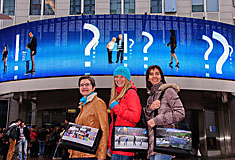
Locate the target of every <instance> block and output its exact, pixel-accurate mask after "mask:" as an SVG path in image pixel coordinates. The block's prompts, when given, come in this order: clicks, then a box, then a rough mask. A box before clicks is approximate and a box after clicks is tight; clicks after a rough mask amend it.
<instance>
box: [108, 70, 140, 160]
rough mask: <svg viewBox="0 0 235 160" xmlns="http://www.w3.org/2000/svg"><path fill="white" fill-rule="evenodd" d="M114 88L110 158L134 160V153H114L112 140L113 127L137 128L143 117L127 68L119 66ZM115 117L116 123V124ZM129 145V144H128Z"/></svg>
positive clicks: (109, 147) (111, 103)
mask: <svg viewBox="0 0 235 160" xmlns="http://www.w3.org/2000/svg"><path fill="white" fill-rule="evenodd" d="M113 77H114V79H113V87H112V90H111V96H110V97H111V98H110V102H109V104H110V108H111V118H112V122H111V124H110V131H109V144H108V151H107V153H108V156H111V159H114V160H117V159H124V160H133V158H134V155H135V153H134V152H123V151H112V150H111V148H112V147H111V139H112V130H113V126H127V127H135V126H136V123H138V122H139V120H140V116H141V110H142V107H141V104H140V99H139V96H138V94H137V88H136V87H135V85H134V83H133V82H132V81H131V73H130V70H129V69H128V68H127V67H123V66H119V67H117V68H116V69H115V70H114V73H113ZM114 115H116V121H115V124H113V123H114V121H113V120H114V118H113V117H114ZM127 142H128V137H126V144H127ZM127 145H128V144H127Z"/></svg>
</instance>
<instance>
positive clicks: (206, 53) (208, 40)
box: [202, 35, 213, 77]
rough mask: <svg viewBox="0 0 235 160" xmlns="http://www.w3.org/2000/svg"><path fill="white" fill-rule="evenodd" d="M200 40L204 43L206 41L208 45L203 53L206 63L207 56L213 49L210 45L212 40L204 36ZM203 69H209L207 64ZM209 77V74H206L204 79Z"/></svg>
mask: <svg viewBox="0 0 235 160" xmlns="http://www.w3.org/2000/svg"><path fill="white" fill-rule="evenodd" d="M202 39H203V40H205V41H207V42H208V44H209V48H208V49H207V50H206V52H205V54H204V59H205V60H206V61H208V57H209V54H210V53H211V51H212V49H213V43H212V40H211V39H210V38H209V37H207V36H205V35H202ZM205 68H206V69H209V68H210V67H209V64H205ZM209 76H210V74H209V73H206V77H209Z"/></svg>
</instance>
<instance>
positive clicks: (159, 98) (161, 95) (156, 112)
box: [154, 90, 165, 117]
mask: <svg viewBox="0 0 235 160" xmlns="http://www.w3.org/2000/svg"><path fill="white" fill-rule="evenodd" d="M164 94H165V90H163V91H162V92H161V94H160V96H159V97H158V100H159V101H161V100H162V97H163V95H164ZM157 115H158V109H156V110H155V111H154V117H156V116H157Z"/></svg>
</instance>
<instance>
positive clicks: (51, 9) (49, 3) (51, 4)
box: [44, 0, 55, 15]
mask: <svg viewBox="0 0 235 160" xmlns="http://www.w3.org/2000/svg"><path fill="white" fill-rule="evenodd" d="M54 14H55V0H45V2H44V15H54Z"/></svg>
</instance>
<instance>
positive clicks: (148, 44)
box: [142, 31, 153, 68]
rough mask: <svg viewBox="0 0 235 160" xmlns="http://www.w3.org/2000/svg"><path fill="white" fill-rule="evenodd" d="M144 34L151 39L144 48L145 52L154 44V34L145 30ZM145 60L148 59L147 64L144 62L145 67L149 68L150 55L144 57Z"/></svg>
mask: <svg viewBox="0 0 235 160" xmlns="http://www.w3.org/2000/svg"><path fill="white" fill-rule="evenodd" d="M142 35H143V36H146V37H148V39H149V41H148V43H147V44H146V45H145V46H144V49H143V52H144V53H147V52H148V48H149V47H150V46H151V45H152V44H153V36H152V35H151V34H150V33H148V32H144V31H143V32H142ZM144 61H146V63H147V64H144V68H148V57H147V56H146V57H144Z"/></svg>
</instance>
